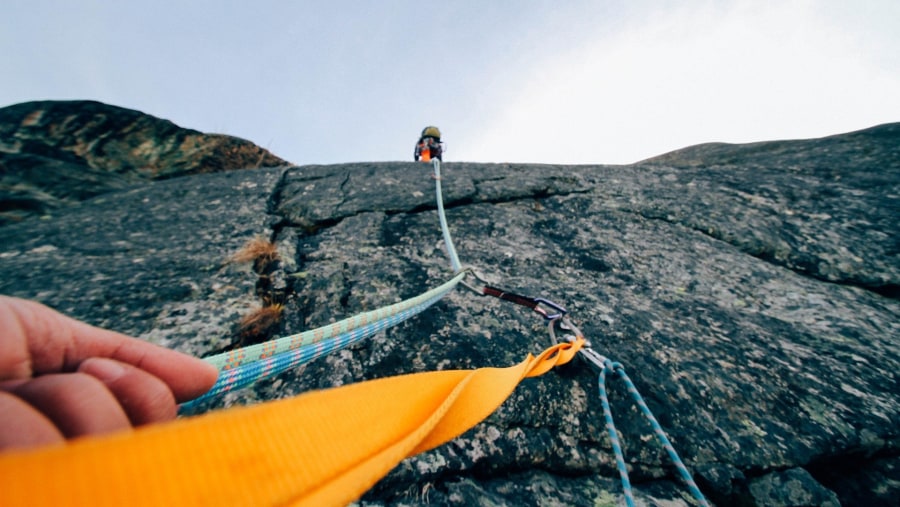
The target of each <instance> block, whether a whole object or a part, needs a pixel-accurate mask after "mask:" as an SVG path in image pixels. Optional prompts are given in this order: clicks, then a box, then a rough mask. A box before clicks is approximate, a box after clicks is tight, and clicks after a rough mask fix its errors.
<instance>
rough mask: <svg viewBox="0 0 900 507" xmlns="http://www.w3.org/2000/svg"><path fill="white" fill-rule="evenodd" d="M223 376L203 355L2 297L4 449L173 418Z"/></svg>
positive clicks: (0, 436) (0, 416)
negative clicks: (198, 356) (195, 355)
mask: <svg viewBox="0 0 900 507" xmlns="http://www.w3.org/2000/svg"><path fill="white" fill-rule="evenodd" d="M216 376H217V371H216V368H215V367H213V366H212V365H209V364H207V363H205V362H204V361H201V360H199V359H195V358H193V357H190V356H187V355H184V354H181V353H179V352H175V351H173V350H168V349H165V348H162V347H158V346H156V345H153V344H151V343H148V342H144V341H141V340H138V339H135V338H130V337H128V336H125V335H122V334H119V333H115V332H113V331H108V330H105V329H100V328H96V327H93V326H90V325H88V324H85V323H83V322H79V321H77V320H75V319H72V318H69V317H66V316H64V315H62V314H60V313H57V312H56V311H54V310H52V309H50V308H48V307H46V306H44V305H41V304H39V303H35V302H33V301H26V300H22V299H17V298H12V297H7V296H0V449H5V448H12V447H20V448H21V447H31V446H37V445H43V444H49V443H55V442H61V441H63V440H64V439H67V438H73V437H78V436H82V435H91V434H100V433H109V432H113V431H119V430H122V429H126V428H130V427H131V426H137V425H142V424H148V423H154V422H160V421H166V420H170V419H173V418H174V417H175V415H176V412H177V405H176V403H177V402H183V401H186V400H189V399H192V398H195V397H197V396H199V395H200V394H203V393H204V392H206V391H207V390H209V388H210V387H212V385H213V384H214V383H215V380H216Z"/></svg>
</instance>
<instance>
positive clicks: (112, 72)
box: [0, 0, 900, 164]
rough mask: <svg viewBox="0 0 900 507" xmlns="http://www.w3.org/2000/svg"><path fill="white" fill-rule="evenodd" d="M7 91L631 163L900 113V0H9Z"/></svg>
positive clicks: (302, 156)
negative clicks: (432, 133) (429, 131)
mask: <svg viewBox="0 0 900 507" xmlns="http://www.w3.org/2000/svg"><path fill="white" fill-rule="evenodd" d="M2 5H3V9H2V13H3V14H2V17H0V55H2V63H0V69H2V71H0V76H2V77H0V107H2V106H7V105H11V104H15V103H18V102H25V101H30V100H46V99H56V100H62V99H92V100H99V101H101V102H106V103H109V104H114V105H118V106H122V107H127V108H131V109H137V110H139V111H142V112H145V113H148V114H152V115H154V116H158V117H161V118H165V119H168V120H171V121H173V122H175V123H176V124H178V125H180V126H182V127H187V128H193V129H196V130H200V131H203V132H210V133H212V132H217V133H224V134H230V135H234V136H239V137H243V138H246V139H249V140H251V141H253V142H255V143H256V144H258V145H260V146H263V147H265V148H268V149H269V150H271V151H272V152H273V153H275V154H276V155H278V156H280V157H282V158H285V159H287V160H289V161H291V162H293V163H296V164H311V163H341V162H357V161H385V160H411V159H412V148H413V144H414V143H415V141H416V139H417V138H418V134H419V132H420V131H421V130H422V128H423V127H425V126H426V125H431V124H433V125H437V126H438V127H440V128H441V130H442V132H443V134H444V141H445V142H446V154H445V156H444V159H445V161H474V162H541V163H596V164H620V163H631V162H636V161H638V160H642V159H645V158H648V157H651V156H655V155H658V154H661V153H664V152H667V151H670V150H673V149H678V148H682V147H685V146H690V145H693V144H699V143H703V142H712V141H717V142H734V143H740V142H753V141H765V140H775V139H798V138H810V137H820V136H825V135H831V134H838V133H842V132H849V131H853V130H858V129H862V128H867V127H871V126H874V125H878V124H881V123H888V122H898V121H900V28H898V27H900V1H897V0H855V1H852V2H851V1H846V0H820V1H813V0H781V1H765V0H756V1H750V0H734V1H713V0H708V1H690V0H687V1H665V0H652V1H651V0H621V1H620V0H596V1H584V0H578V1H575V0H573V1H563V0H559V1H493V2H491V1H488V0H465V1H458V2H454V1H447V2H427V1H407V0H385V1H369V2H364V1H339V0H337V1H320V2H312V1H265V0H255V1H252V2H249V1H247V2H236V1H225V0H215V1H212V0H203V1H190V0H178V1H174V0H164V1H163V0H154V1H143V0H141V1H128V0H123V1H112V0H109V1H99V0H98V1H87V0H71V1H65V0H57V1H50V0H6V1H3V2H2Z"/></svg>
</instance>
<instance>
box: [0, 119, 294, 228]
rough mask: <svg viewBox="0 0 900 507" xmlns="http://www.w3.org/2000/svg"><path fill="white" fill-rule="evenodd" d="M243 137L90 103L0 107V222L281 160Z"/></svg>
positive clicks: (268, 165)
mask: <svg viewBox="0 0 900 507" xmlns="http://www.w3.org/2000/svg"><path fill="white" fill-rule="evenodd" d="M284 164H286V162H285V161H283V160H281V159H279V158H278V157H276V156H274V155H272V154H271V153H269V152H268V151H266V150H264V149H262V148H260V147H258V146H256V145H254V144H253V143H251V142H249V141H246V140H244V139H239V138H236V137H231V136H226V135H220V134H203V133H201V132H197V131H196V130H190V129H184V128H181V127H179V126H177V125H175V124H174V123H172V122H170V121H167V120H162V119H159V118H155V117H153V116H150V115H146V114H143V113H141V112H139V111H134V110H131V109H124V108H121V107H115V106H110V105H107V104H102V103H99V102H91V101H43V102H26V103H22V104H16V105H12V106H9V107H5V108H2V109H0V225H2V224H5V223H9V222H15V221H20V220H22V219H24V218H26V217H30V216H34V215H38V216H41V215H47V214H52V212H53V210H56V209H59V208H62V207H65V206H68V205H71V204H74V203H77V202H80V201H82V200H84V199H87V198H90V197H94V196H96V195H99V194H102V193H106V192H110V191H114V190H122V189H125V188H128V187H132V186H134V185H136V184H140V183H143V182H146V181H151V180H159V179H167V178H174V177H176V176H184V175H188V174H201V173H210V172H219V171H227V170H232V169H246V168H251V167H272V166H277V165H284Z"/></svg>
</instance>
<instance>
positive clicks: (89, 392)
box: [13, 373, 131, 438]
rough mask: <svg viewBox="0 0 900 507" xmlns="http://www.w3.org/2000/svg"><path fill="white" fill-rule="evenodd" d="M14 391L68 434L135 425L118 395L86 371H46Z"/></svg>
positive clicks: (96, 431) (118, 428)
mask: <svg viewBox="0 0 900 507" xmlns="http://www.w3.org/2000/svg"><path fill="white" fill-rule="evenodd" d="M13 393H14V394H15V395H16V396H18V397H19V398H21V399H22V400H24V401H25V402H27V403H28V404H30V405H31V406H32V407H34V408H35V409H36V410H38V411H40V412H41V413H42V414H44V416H46V417H47V419H49V420H50V421H52V422H53V424H54V426H56V428H57V429H58V430H59V432H60V433H62V434H63V436H65V437H66V438H73V437H78V436H82V435H94V434H103V433H112V432H114V431H119V430H122V429H126V428H130V427H131V425H130V424H129V422H128V416H127V415H125V411H124V410H123V409H122V407H121V406H120V405H119V402H118V400H116V398H115V396H113V394H112V393H111V392H110V391H109V389H107V388H106V386H105V385H103V383H102V382H101V381H100V380H98V379H97V378H95V377H93V376H91V375H87V374H85V373H65V374H51V375H42V376H40V377H37V378H34V379H32V380H30V381H28V382H25V383H24V384H21V385H19V386H17V387H15V388H14V389H13Z"/></svg>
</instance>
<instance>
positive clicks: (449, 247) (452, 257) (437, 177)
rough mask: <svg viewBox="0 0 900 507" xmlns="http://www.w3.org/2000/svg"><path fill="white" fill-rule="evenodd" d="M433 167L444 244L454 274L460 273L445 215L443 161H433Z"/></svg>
mask: <svg viewBox="0 0 900 507" xmlns="http://www.w3.org/2000/svg"><path fill="white" fill-rule="evenodd" d="M431 165H432V166H433V167H434V193H435V195H436V197H437V209H438V218H439V219H440V221H441V233H443V235H444V244H445V245H447V255H449V256H450V266H451V267H452V268H453V272H454V273H459V271H460V270H461V269H462V264H460V263H459V256H457V255H456V247H454V246H453V238H451V237H450V228H449V227H448V226H447V216H446V215H445V213H444V196H443V194H442V193H441V161H440V160H439V159H436V158H435V159H432V160H431Z"/></svg>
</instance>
